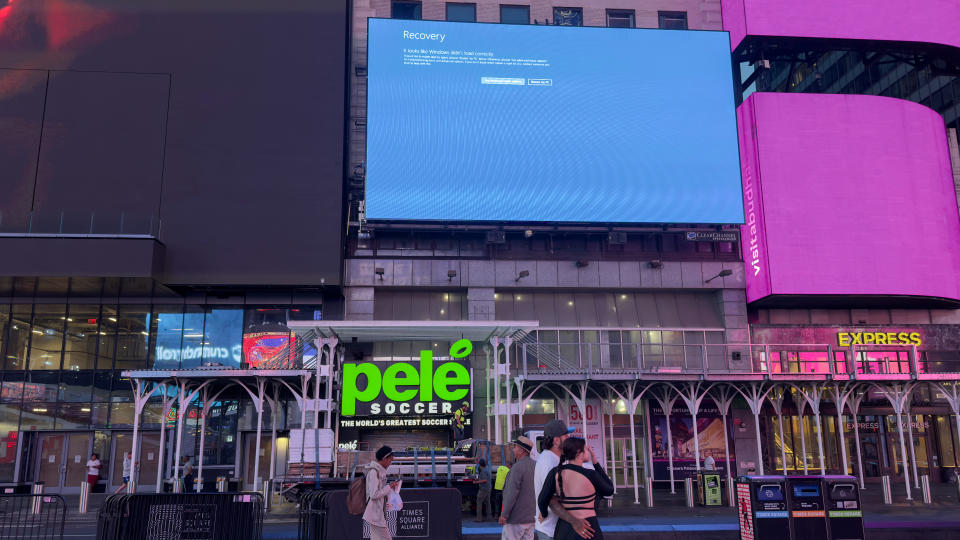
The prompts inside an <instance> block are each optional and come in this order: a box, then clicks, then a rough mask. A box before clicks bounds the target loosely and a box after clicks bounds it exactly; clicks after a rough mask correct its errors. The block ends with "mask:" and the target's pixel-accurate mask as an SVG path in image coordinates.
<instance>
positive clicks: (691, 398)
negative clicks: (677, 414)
mask: <svg viewBox="0 0 960 540" xmlns="http://www.w3.org/2000/svg"><path fill="white" fill-rule="evenodd" d="M701 386H703V382H702V381H697V382H687V386H686V388H685V389H684V390H683V391H680V389H679V388H678V389H677V393H678V394H679V395H680V399H682V400H683V403H684V404H686V406H687V410H689V411H690V416H691V418H692V419H693V460H694V463H695V464H696V470H697V473H698V474H699V473H700V436H699V432H698V429H697V413H698V412H699V411H700V403H701V402H702V401H703V398H705V397H707V393H709V392H710V389H711V388H713V385H712V384H710V385H707V388H706V389H705V390H703V392H701V391H700V387H701Z"/></svg>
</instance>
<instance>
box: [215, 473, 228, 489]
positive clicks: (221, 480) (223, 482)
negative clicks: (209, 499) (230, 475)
mask: <svg viewBox="0 0 960 540" xmlns="http://www.w3.org/2000/svg"><path fill="white" fill-rule="evenodd" d="M226 492H227V477H226V476H218V477H217V493H226Z"/></svg>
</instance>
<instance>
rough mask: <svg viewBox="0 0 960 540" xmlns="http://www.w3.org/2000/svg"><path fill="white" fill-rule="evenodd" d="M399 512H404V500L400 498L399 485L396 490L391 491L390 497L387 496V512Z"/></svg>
mask: <svg viewBox="0 0 960 540" xmlns="http://www.w3.org/2000/svg"><path fill="white" fill-rule="evenodd" d="M398 510H403V499H401V498H400V485H399V484H398V485H397V487H396V488H395V489H393V490H392V491H390V495H387V511H388V512H396V511H398Z"/></svg>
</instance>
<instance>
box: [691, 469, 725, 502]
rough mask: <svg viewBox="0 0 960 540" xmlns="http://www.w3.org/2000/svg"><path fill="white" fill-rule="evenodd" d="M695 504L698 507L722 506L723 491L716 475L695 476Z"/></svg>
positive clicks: (710, 473)
mask: <svg viewBox="0 0 960 540" xmlns="http://www.w3.org/2000/svg"><path fill="white" fill-rule="evenodd" d="M697 502H698V503H699V504H700V506H722V505H723V489H722V488H721V484H720V475H719V474H718V473H714V472H707V473H704V472H701V473H698V474H697Z"/></svg>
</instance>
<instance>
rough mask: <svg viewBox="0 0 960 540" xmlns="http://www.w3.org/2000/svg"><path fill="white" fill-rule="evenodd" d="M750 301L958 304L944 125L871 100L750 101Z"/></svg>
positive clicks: (958, 257)
mask: <svg viewBox="0 0 960 540" xmlns="http://www.w3.org/2000/svg"><path fill="white" fill-rule="evenodd" d="M737 121H738V124H739V129H740V145H741V163H742V167H743V192H744V210H745V218H746V224H745V225H743V226H742V232H741V235H742V245H743V258H744V267H745V273H746V277H747V300H748V301H749V302H756V301H758V300H761V299H764V298H767V297H770V296H796V295H802V296H811V295H816V296H826V295H879V296H910V297H928V298H941V299H949V300H956V301H960V279H958V276H960V216H958V210H957V197H956V192H955V191H954V185H953V176H952V173H951V168H950V158H949V154H948V147H947V138H946V130H945V128H944V124H943V118H942V117H941V116H940V115H938V114H937V113H936V112H934V111H933V110H931V109H928V108H927V107H924V106H922V105H919V104H916V103H912V102H908V101H903V100H898V99H893V98H886V97H879V96H858V95H830V94H789V93H754V94H753V95H751V96H750V97H749V98H748V99H747V100H746V101H745V102H744V103H743V105H741V106H740V108H739V109H738V111H737Z"/></svg>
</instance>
